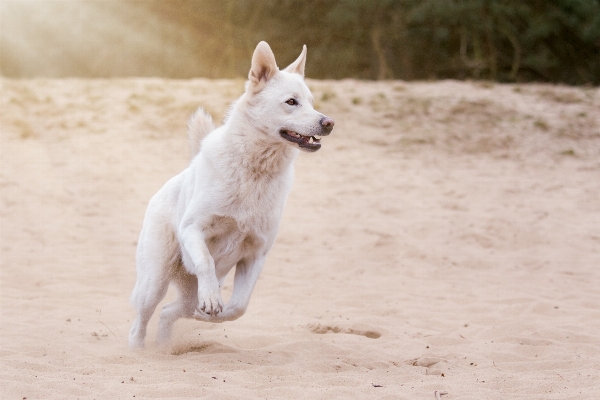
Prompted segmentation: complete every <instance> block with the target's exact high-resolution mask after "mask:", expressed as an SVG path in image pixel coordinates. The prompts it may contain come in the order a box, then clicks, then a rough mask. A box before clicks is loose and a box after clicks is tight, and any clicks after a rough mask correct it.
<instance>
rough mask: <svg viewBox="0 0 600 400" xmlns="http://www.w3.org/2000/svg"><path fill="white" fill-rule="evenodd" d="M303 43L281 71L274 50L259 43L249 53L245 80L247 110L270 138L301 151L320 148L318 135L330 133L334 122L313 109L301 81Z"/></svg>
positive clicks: (311, 99)
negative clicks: (250, 63) (250, 57)
mask: <svg viewBox="0 0 600 400" xmlns="http://www.w3.org/2000/svg"><path fill="white" fill-rule="evenodd" d="M305 64H306V46H304V47H303V49H302V53H300V56H299V57H298V58H297V59H296V61H294V62H293V63H291V64H290V65H289V66H288V67H287V68H285V69H284V70H282V71H280V70H279V68H277V63H276V62H275V56H274V55H273V51H271V48H270V47H269V45H268V44H267V43H266V42H260V43H259V44H258V46H256V49H255V50H254V55H253V56H252V67H251V68H250V73H249V74H248V82H246V95H247V96H249V99H248V105H249V107H250V109H249V112H250V113H251V114H252V117H253V118H255V119H256V120H258V121H260V122H261V125H262V126H263V127H264V129H263V130H264V131H266V133H267V134H268V135H269V136H271V137H272V138H273V139H276V140H278V141H283V142H285V143H287V144H289V145H291V146H294V147H296V148H299V149H300V150H304V151H308V152H314V151H317V150H319V149H320V148H321V143H320V140H321V136H325V135H329V134H330V133H331V131H332V129H333V125H334V121H333V120H332V119H331V118H329V117H327V116H325V115H323V114H321V113H319V112H318V111H316V110H315V109H314V108H313V96H312V94H311V92H310V90H309V88H308V86H306V83H305V82H304V65H305Z"/></svg>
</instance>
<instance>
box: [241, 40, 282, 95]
mask: <svg viewBox="0 0 600 400" xmlns="http://www.w3.org/2000/svg"><path fill="white" fill-rule="evenodd" d="M277 71H279V68H277V63H276V62H275V55H274V54H273V51H272V50H271V47H269V45H268V44H267V42H260V43H259V44H258V46H256V49H255V50H254V54H253V55H252V66H251V67H250V72H249V73H248V80H249V81H250V85H251V86H253V88H254V90H259V89H261V88H262V86H264V84H265V83H267V82H268V81H269V79H271V78H272V77H273V76H275V74H276V73H277Z"/></svg>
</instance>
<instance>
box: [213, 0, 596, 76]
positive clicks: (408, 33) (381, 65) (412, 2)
mask: <svg viewBox="0 0 600 400" xmlns="http://www.w3.org/2000/svg"><path fill="white" fill-rule="evenodd" d="M211 4H212V7H216V8H219V7H220V8H223V9H225V10H228V12H229V13H230V14H228V18H231V25H232V26H235V31H236V34H235V36H236V38H235V39H234V40H233V41H231V42H229V43H228V46H231V47H232V48H233V50H231V51H230V52H229V54H232V55H237V54H238V53H239V52H240V51H242V50H243V51H245V52H246V53H249V52H250V51H251V48H252V47H253V46H254V45H255V43H256V42H257V41H258V40H261V39H262V40H267V41H269V43H270V44H271V45H272V47H273V48H274V50H275V51H276V53H277V54H278V55H280V56H279V57H280V58H283V59H287V60H292V59H293V58H294V57H295V55H296V53H297V52H298V48H299V47H300V46H301V45H302V44H304V43H306V44H307V45H308V46H309V49H310V60H311V61H310V63H309V68H310V75H311V76H313V77H318V78H344V77H357V78H364V79H388V78H397V79H408V80H410V79H435V78H458V79H464V78H475V79H489V80H496V81H531V80H535V81H550V82H565V83H569V84H583V83H593V84H599V83H600V2H598V1H594V0H551V1H543V0H535V1H529V2H523V1H521V0H396V1H393V0H387V1H376V2H373V1H367V0H364V1H360V0H353V1H352V0H338V1H316V2H304V1H297V0H284V1H245V2H237V1H229V2H223V3H217V5H215V3H211ZM218 4H220V5H218ZM226 53H227V52H226ZM281 54H283V57H282V56H281ZM245 58H247V55H245ZM245 58H242V59H245ZM246 64H247V62H245V61H244V62H242V63H240V64H237V66H238V67H239V69H237V68H236V69H235V71H233V70H232V71H231V72H235V73H238V74H242V73H245V69H247V65H246Z"/></svg>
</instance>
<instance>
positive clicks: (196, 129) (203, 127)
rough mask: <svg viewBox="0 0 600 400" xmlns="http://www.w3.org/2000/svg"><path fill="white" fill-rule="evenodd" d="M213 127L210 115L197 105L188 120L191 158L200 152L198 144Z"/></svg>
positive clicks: (200, 143)
mask: <svg viewBox="0 0 600 400" xmlns="http://www.w3.org/2000/svg"><path fill="white" fill-rule="evenodd" d="M214 129H215V124H214V123H213V120H212V117H211V116H210V114H209V113H208V112H206V110H205V109H204V108H202V107H199V108H198V109H197V110H196V112H195V113H194V114H192V116H191V117H190V120H189V121H188V138H189V140H190V150H191V153H192V154H191V155H192V158H194V157H195V156H196V154H198V153H199V152H200V146H201V145H202V139H204V138H205V137H206V135H208V133H209V132H210V131H212V130H214Z"/></svg>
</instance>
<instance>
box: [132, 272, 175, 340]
mask: <svg viewBox="0 0 600 400" xmlns="http://www.w3.org/2000/svg"><path fill="white" fill-rule="evenodd" d="M168 288H169V281H168V280H154V279H152V278H151V279H149V280H148V281H146V282H143V283H142V284H139V281H138V284H136V287H135V289H134V296H135V297H134V299H133V301H134V303H135V305H136V307H137V317H136V319H135V321H134V322H133V325H132V326H131V330H130V331H129V346H130V347H133V348H137V347H144V339H145V338H146V328H147V327H148V322H149V321H150V317H152V314H154V310H155V309H156V306H157V305H158V303H160V301H161V300H162V299H163V298H164V297H165V295H166V294H167V289H168Z"/></svg>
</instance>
